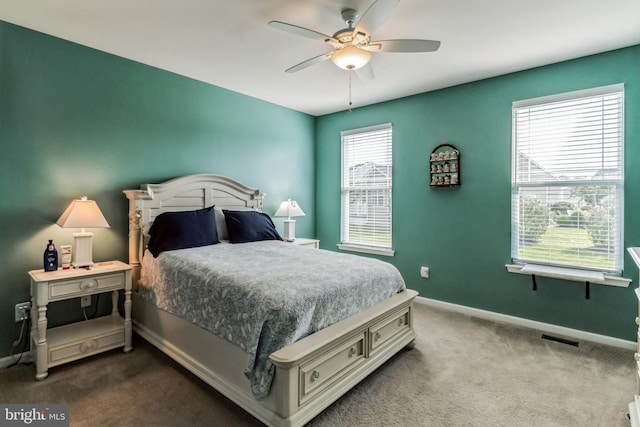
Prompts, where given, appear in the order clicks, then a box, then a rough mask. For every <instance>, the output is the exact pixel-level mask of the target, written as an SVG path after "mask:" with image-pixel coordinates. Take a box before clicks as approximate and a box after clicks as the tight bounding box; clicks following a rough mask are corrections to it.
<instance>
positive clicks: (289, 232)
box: [275, 199, 304, 242]
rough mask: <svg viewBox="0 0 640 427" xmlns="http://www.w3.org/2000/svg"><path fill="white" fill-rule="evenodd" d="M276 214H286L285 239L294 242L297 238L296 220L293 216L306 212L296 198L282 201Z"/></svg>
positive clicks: (302, 214)
mask: <svg viewBox="0 0 640 427" xmlns="http://www.w3.org/2000/svg"><path fill="white" fill-rule="evenodd" d="M275 216H286V217H287V219H285V220H284V236H283V237H284V240H286V241H288V242H293V241H294V240H295V238H296V220H295V219H291V217H292V216H304V212H303V211H302V209H301V208H300V206H298V204H297V203H296V201H295V200H291V199H288V200H286V201H284V202H282V203H280V207H279V208H278V210H277V211H276V214H275Z"/></svg>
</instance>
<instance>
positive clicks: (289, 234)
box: [283, 219, 296, 242]
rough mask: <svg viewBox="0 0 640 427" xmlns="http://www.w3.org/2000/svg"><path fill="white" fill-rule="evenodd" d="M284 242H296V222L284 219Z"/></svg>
mask: <svg viewBox="0 0 640 427" xmlns="http://www.w3.org/2000/svg"><path fill="white" fill-rule="evenodd" d="M283 238H284V240H286V241H287V242H293V241H294V240H296V220H295V219H285V220H284V236H283Z"/></svg>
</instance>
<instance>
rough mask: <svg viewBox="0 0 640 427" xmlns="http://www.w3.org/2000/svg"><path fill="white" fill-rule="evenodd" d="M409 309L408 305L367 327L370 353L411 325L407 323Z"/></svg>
mask: <svg viewBox="0 0 640 427" xmlns="http://www.w3.org/2000/svg"><path fill="white" fill-rule="evenodd" d="M409 310H410V307H405V309H404V310H402V311H400V312H398V313H396V314H394V315H393V316H389V317H388V318H386V319H385V320H383V321H382V322H380V323H377V324H375V325H374V326H372V327H371V328H370V329H369V334H370V337H369V343H370V344H369V345H370V346H371V352H372V353H373V352H374V351H375V350H377V349H379V348H380V347H383V346H384V345H385V344H386V343H388V342H390V341H391V340H392V339H393V338H394V337H395V336H396V335H398V334H400V333H402V332H403V331H406V330H408V329H409V328H410V327H411V325H410V324H409V318H410V317H409Z"/></svg>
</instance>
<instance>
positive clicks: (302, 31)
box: [269, 21, 333, 41]
mask: <svg viewBox="0 0 640 427" xmlns="http://www.w3.org/2000/svg"><path fill="white" fill-rule="evenodd" d="M269 26H270V27H273V28H277V29H279V30H283V31H287V32H289V33H293V34H297V35H299V36H302V37H308V38H310V39H314V40H322V41H327V40H333V37H331V36H328V35H326V34H322V33H319V32H317V31H313V30H310V29H308V28H304V27H299V26H297V25H293V24H287V23H286V22H280V21H271V22H269Z"/></svg>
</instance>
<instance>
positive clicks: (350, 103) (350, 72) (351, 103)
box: [348, 70, 353, 113]
mask: <svg viewBox="0 0 640 427" xmlns="http://www.w3.org/2000/svg"><path fill="white" fill-rule="evenodd" d="M352 75H353V70H351V71H349V110H348V112H349V113H350V112H351V106H352V105H353V102H351V76H352Z"/></svg>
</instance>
